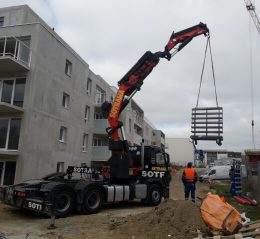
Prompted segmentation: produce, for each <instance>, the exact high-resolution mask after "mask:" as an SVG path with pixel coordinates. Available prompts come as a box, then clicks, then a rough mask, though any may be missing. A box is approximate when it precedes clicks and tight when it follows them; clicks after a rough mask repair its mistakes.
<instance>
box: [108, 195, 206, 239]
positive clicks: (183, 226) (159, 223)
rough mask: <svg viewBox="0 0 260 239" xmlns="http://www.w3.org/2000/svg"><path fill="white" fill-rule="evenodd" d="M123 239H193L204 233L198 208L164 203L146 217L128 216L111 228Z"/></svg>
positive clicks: (169, 202) (190, 203)
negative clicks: (199, 233) (199, 232)
mask: <svg viewBox="0 0 260 239" xmlns="http://www.w3.org/2000/svg"><path fill="white" fill-rule="evenodd" d="M111 230H115V231H114V234H118V233H120V234H121V235H124V236H123V237H124V238H133V239H134V238H136V239H139V238H140V239H144V238H149V239H161V238H186V239H188V238H194V237H196V236H197V230H200V231H202V232H206V230H207V227H206V226H205V224H204V222H203V221H202V219H201V217H200V211H199V208H198V206H196V205H195V204H194V203H192V202H190V201H173V200H167V201H165V202H162V203H161V204H160V205H159V206H158V207H155V208H153V209H152V210H151V211H149V212H147V213H142V214H138V215H134V216H128V217H126V218H124V220H122V221H121V222H115V223H114V224H113V226H112V227H111Z"/></svg>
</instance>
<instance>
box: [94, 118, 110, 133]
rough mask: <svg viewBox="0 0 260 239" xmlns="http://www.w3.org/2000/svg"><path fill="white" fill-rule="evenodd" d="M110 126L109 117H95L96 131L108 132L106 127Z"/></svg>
mask: <svg viewBox="0 0 260 239" xmlns="http://www.w3.org/2000/svg"><path fill="white" fill-rule="evenodd" d="M107 127H108V121H107V119H95V120H94V133H96V134H107V133H106V128H107Z"/></svg>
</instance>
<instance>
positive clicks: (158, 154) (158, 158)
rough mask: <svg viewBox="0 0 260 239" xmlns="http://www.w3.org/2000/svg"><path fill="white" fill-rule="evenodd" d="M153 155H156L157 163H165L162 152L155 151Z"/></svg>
mask: <svg viewBox="0 0 260 239" xmlns="http://www.w3.org/2000/svg"><path fill="white" fill-rule="evenodd" d="M155 157H156V163H157V165H164V164H165V160H164V154H163V153H157V154H156V155H155Z"/></svg>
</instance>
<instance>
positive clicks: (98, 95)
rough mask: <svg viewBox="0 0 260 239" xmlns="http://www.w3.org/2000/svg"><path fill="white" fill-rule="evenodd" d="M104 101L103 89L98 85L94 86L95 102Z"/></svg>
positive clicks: (100, 102)
mask: <svg viewBox="0 0 260 239" xmlns="http://www.w3.org/2000/svg"><path fill="white" fill-rule="evenodd" d="M104 101H105V91H104V90H102V89H101V88H100V87H99V86H97V88H96V95H95V103H96V104H102V103H103V102H104Z"/></svg>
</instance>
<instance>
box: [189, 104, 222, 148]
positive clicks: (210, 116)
mask: <svg viewBox="0 0 260 239" xmlns="http://www.w3.org/2000/svg"><path fill="white" fill-rule="evenodd" d="M191 132H192V135H191V136H190V138H191V139H192V140H193V141H194V142H195V144H197V141H198V140H215V141H216V143H217V144H218V145H221V144H222V140H223V136H222V134H223V108H222V107H203V108H198V107H196V108H193V109H192V122H191Z"/></svg>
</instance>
